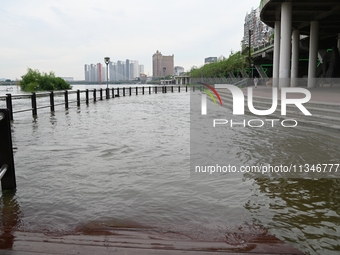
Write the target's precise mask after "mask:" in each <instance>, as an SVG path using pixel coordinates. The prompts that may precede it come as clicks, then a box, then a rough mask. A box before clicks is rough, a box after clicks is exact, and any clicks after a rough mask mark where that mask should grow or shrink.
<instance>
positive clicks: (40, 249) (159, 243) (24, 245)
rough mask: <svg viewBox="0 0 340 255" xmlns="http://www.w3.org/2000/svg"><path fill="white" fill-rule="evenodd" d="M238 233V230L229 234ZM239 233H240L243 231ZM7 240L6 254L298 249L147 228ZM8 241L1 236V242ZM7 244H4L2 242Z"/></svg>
mask: <svg viewBox="0 0 340 255" xmlns="http://www.w3.org/2000/svg"><path fill="white" fill-rule="evenodd" d="M230 234H231V235H237V233H230ZM238 235H241V234H240V233H239V234H238ZM10 236H11V238H10V239H11V240H7V245H9V246H10V247H8V248H9V249H4V250H0V253H1V254H3V255H33V254H34V255H38V254H55V255H64V254H82V255H93V254H100V255H106V254H107V255H109V254H124V255H127V254H141V255H150V254H169V255H170V254H188V255H190V254H192V255H194V254H195V255H196V254H200V255H212V254H228V255H232V254H238V255H242V254H268V255H274V254H286V255H288V254H296V255H302V254H303V253H302V252H300V251H299V250H297V249H295V248H293V247H291V246H290V245H288V244H286V243H284V242H282V241H280V240H279V239H277V238H275V237H274V236H270V235H260V236H256V235H251V234H249V238H248V240H249V241H248V242H244V243H241V244H228V243H227V242H217V241H216V242H213V241H197V240H196V241H195V240H187V238H186V237H185V236H181V235H179V234H177V235H176V233H167V235H166V234H165V233H162V234H161V233H158V234H156V233H155V232H150V231H148V230H146V229H133V228H132V229H123V228H117V229H111V230H110V231H109V230H103V229H102V230H101V231H98V232H95V231H92V232H91V233H88V234H78V235H63V236H51V235H45V234H43V233H26V232H14V233H13V234H11V235H10ZM3 241H6V240H4V239H2V240H1V239H0V244H1V242H3ZM2 244H4V243H2Z"/></svg>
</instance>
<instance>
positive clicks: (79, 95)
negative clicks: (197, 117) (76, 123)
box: [0, 85, 188, 120]
mask: <svg viewBox="0 0 340 255" xmlns="http://www.w3.org/2000/svg"><path fill="white" fill-rule="evenodd" d="M181 87H186V89H185V91H188V88H187V86H186V85H162V86H148V87H145V86H137V87H116V88H106V89H102V88H101V89H99V90H97V89H86V90H70V91H69V90H65V91H51V92H32V93H30V94H22V95H12V94H6V96H0V100H6V108H7V109H8V110H9V119H10V120H13V114H16V113H21V112H27V111H32V116H33V117H36V116H37V115H38V110H39V109H44V108H50V111H51V112H54V111H55V107H56V106H60V105H64V107H65V109H69V108H70V104H76V106H77V107H80V105H81V102H85V104H86V105H88V104H89V102H90V100H92V101H93V102H96V101H98V100H103V99H104V94H105V98H106V99H110V98H115V97H120V96H131V95H132V94H135V95H139V94H142V95H144V94H157V93H160V92H161V93H168V92H172V93H173V92H175V91H176V90H177V91H178V92H181ZM74 94H76V96H75V97H74V98H72V99H71V98H70V96H72V95H74ZM84 94H85V96H84ZM98 94H99V95H98ZM56 96H59V98H58V99H59V100H58V102H56V100H55V99H56ZM60 96H63V97H64V98H63V100H60ZM40 97H45V98H46V97H49V102H48V103H47V102H45V104H44V105H41V104H39V105H38V99H37V98H40ZM24 98H28V99H31V107H29V108H27V106H26V108H24V109H14V108H13V101H14V100H17V99H24Z"/></svg>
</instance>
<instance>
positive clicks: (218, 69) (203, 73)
mask: <svg viewBox="0 0 340 255" xmlns="http://www.w3.org/2000/svg"><path fill="white" fill-rule="evenodd" d="M246 67H247V62H246V56H245V55H242V54H241V52H240V51H238V52H236V53H233V52H232V51H231V53H230V55H229V57H228V58H225V57H224V56H220V57H219V58H218V60H217V62H215V63H210V64H205V65H204V66H202V67H200V68H192V69H191V71H190V76H191V77H193V78H199V77H207V78H213V77H228V76H229V72H230V71H231V72H234V71H238V70H240V69H243V68H246Z"/></svg>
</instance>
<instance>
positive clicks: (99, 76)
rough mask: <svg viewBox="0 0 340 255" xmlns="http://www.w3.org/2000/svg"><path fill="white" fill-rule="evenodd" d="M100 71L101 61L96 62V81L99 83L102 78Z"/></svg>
mask: <svg viewBox="0 0 340 255" xmlns="http://www.w3.org/2000/svg"><path fill="white" fill-rule="evenodd" d="M102 72H103V67H102V64H101V63H98V64H97V77H96V78H97V79H96V81H98V82H99V83H100V84H101V83H102V81H103V80H102V78H103V75H102Z"/></svg>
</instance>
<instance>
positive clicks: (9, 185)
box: [0, 109, 17, 190]
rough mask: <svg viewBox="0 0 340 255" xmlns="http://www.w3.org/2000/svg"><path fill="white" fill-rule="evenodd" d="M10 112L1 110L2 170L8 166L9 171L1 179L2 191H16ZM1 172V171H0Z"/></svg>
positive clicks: (0, 156)
mask: <svg viewBox="0 0 340 255" xmlns="http://www.w3.org/2000/svg"><path fill="white" fill-rule="evenodd" d="M10 121H11V119H10V112H9V110H8V109H0V144H1V146H0V169H2V168H3V167H6V166H7V171H6V173H5V174H4V175H3V177H2V178H1V189H2V190H10V189H11V190H13V189H16V186H17V184H16V180H15V170H14V157H13V147H12V132H11V125H10ZM0 171H1V170H0Z"/></svg>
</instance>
